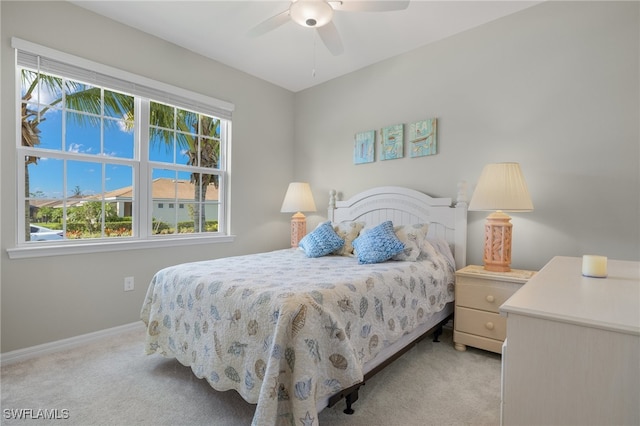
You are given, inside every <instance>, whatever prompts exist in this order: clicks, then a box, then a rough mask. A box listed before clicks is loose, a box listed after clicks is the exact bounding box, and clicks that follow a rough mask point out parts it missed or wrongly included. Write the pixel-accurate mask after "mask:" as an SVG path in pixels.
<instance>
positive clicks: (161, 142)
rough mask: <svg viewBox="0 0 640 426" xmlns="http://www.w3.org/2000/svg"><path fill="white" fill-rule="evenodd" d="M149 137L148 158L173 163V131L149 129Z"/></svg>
mask: <svg viewBox="0 0 640 426" xmlns="http://www.w3.org/2000/svg"><path fill="white" fill-rule="evenodd" d="M149 139H150V140H149V160H151V161H158V162H161V163H171V164H173V162H174V161H173V156H174V155H173V153H174V150H175V140H174V132H171V131H167V130H158V129H151V130H150V135H149Z"/></svg>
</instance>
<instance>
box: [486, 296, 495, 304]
mask: <svg viewBox="0 0 640 426" xmlns="http://www.w3.org/2000/svg"><path fill="white" fill-rule="evenodd" d="M495 300H496V299H495V298H494V297H493V296H492V295H488V296H487V302H489V303H493V302H494V301H495Z"/></svg>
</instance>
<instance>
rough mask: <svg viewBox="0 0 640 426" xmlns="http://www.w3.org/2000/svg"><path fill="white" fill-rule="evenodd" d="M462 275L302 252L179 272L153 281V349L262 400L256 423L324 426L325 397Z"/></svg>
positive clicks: (422, 317) (147, 316)
mask: <svg viewBox="0 0 640 426" xmlns="http://www.w3.org/2000/svg"><path fill="white" fill-rule="evenodd" d="M453 283H454V274H453V268H452V267H451V266H450V265H449V262H448V261H447V260H446V258H445V257H444V256H442V255H441V254H439V253H435V252H434V254H433V255H431V256H429V257H428V258H427V259H423V260H420V261H416V262H398V261H388V262H384V263H379V264H374V265H359V264H358V261H357V259H356V258H352V257H344V256H325V257H320V258H307V257H305V255H304V253H303V252H302V251H300V250H296V249H286V250H278V251H274V252H268V253H261V254H255V255H247V256H238V257H230V258H226V259H217V260H211V261H202V262H194V263H187V264H181V265H177V266H173V267H169V268H166V269H163V270H161V271H159V272H158V273H157V274H156V275H155V276H154V277H153V280H152V281H151V284H150V286H149V289H148V292H147V297H146V300H145V302H144V305H143V307H142V312H141V318H142V320H143V321H144V322H145V324H146V325H147V337H146V352H147V353H148V354H152V353H156V352H158V353H160V354H162V355H164V356H167V357H175V358H176V359H177V360H178V361H179V362H181V363H182V364H184V365H185V366H190V367H191V369H192V370H193V372H194V374H195V375H196V376H197V377H199V378H205V379H206V380H207V381H208V382H209V383H210V385H211V386H212V387H213V388H215V389H217V390H221V391H223V390H228V389H235V390H236V391H237V392H238V393H240V395H242V397H243V398H244V399H245V400H246V401H248V402H250V403H257V407H256V412H255V416H254V418H253V424H254V425H261V426H262V425H271V424H286V425H294V424H295V425H305V426H306V425H317V424H318V420H317V417H318V416H317V411H316V400H317V399H320V398H322V397H326V396H328V395H333V394H335V393H336V392H337V391H339V390H341V389H343V388H346V387H348V386H351V385H353V384H355V383H358V382H360V381H362V379H363V371H362V366H363V364H364V363H365V362H367V361H368V360H370V359H372V358H374V357H375V356H376V354H377V353H378V352H379V351H380V350H381V349H382V348H383V347H386V346H387V345H389V344H391V343H393V342H395V341H396V340H397V339H399V338H400V337H401V336H402V335H403V334H405V333H408V332H409V331H411V330H412V329H413V328H414V327H416V326H417V325H418V324H420V323H423V322H425V321H426V320H427V318H428V317H429V315H430V314H431V313H434V312H438V311H440V310H441V309H442V308H443V307H444V306H445V304H446V303H447V302H450V301H452V300H453V294H454V290H453Z"/></svg>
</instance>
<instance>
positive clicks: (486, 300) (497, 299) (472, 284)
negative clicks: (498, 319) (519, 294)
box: [456, 277, 520, 313]
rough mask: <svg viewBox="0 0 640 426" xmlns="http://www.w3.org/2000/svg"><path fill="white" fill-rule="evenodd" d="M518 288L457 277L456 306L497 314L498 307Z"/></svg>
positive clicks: (513, 285) (515, 285)
mask: <svg viewBox="0 0 640 426" xmlns="http://www.w3.org/2000/svg"><path fill="white" fill-rule="evenodd" d="M518 288H520V285H519V284H513V283H507V282H491V281H484V280H477V279H473V278H465V277H458V279H457V281H456V305H458V306H466V307H467V308H474V309H482V310H483V311H490V312H495V313H498V309H499V308H500V305H502V304H503V303H504V302H505V301H506V300H507V299H508V298H510V297H511V296H512V295H513V293H515V292H516V290H517V289H518Z"/></svg>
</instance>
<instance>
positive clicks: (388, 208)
mask: <svg viewBox="0 0 640 426" xmlns="http://www.w3.org/2000/svg"><path fill="white" fill-rule="evenodd" d="M457 198H458V201H457V203H456V204H455V205H452V203H451V198H432V197H430V196H429V195H426V194H423V193H422V192H419V191H416V190H414V189H409V188H403V187H398V186H382V187H378V188H372V189H369V190H366V191H363V192H361V193H359V194H356V195H354V196H353V197H351V198H349V199H348V200H345V201H339V200H337V199H336V191H335V190H332V191H331V192H330V194H329V209H328V214H329V219H330V220H331V221H332V222H334V223H339V222H343V221H346V220H360V221H363V222H365V223H366V228H370V227H373V226H375V225H378V224H380V223H382V222H384V221H386V220H391V221H392V222H393V224H394V225H408V224H412V223H429V224H430V225H429V235H430V236H433V237H440V238H444V239H445V240H446V241H447V242H448V243H449V246H450V247H451V251H453V255H454V257H455V259H456V269H460V268H462V267H464V266H466V261H467V259H466V258H467V201H466V200H467V198H466V186H465V185H463V184H461V185H459V186H458V197H457Z"/></svg>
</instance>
